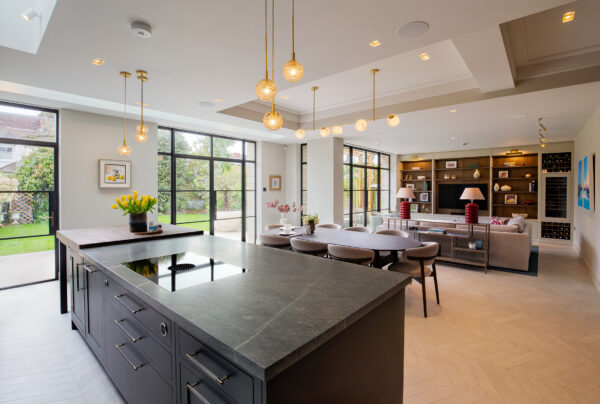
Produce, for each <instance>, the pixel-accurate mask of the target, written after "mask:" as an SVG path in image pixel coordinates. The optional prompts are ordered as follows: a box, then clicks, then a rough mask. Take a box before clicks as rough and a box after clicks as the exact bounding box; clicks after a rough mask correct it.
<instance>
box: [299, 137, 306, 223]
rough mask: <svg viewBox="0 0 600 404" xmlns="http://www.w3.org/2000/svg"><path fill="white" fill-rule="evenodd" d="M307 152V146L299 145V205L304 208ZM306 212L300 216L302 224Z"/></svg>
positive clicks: (304, 144)
mask: <svg viewBox="0 0 600 404" xmlns="http://www.w3.org/2000/svg"><path fill="white" fill-rule="evenodd" d="M307 196H308V152H307V144H306V143H303V144H301V145H300V205H302V206H304V207H306V201H308V197H307ZM305 214H306V212H305V211H302V213H301V214H300V219H301V222H302V223H304V216H305Z"/></svg>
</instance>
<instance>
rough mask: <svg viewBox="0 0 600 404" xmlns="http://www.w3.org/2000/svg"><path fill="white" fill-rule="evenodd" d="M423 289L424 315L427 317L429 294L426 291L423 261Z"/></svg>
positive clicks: (422, 264)
mask: <svg viewBox="0 0 600 404" xmlns="http://www.w3.org/2000/svg"><path fill="white" fill-rule="evenodd" d="M421 279H422V280H423V282H421V289H422V290H423V315H424V316H425V318H427V295H426V293H425V264H424V263H423V261H421Z"/></svg>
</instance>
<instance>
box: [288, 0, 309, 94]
mask: <svg viewBox="0 0 600 404" xmlns="http://www.w3.org/2000/svg"><path fill="white" fill-rule="evenodd" d="M294 2H295V0H292V58H291V59H290V60H288V61H287V62H286V63H285V64H284V65H283V77H285V79H286V80H287V81H289V82H290V83H295V82H297V81H300V79H302V76H303V75H304V67H302V64H301V63H300V62H298V61H297V60H296V48H295V43H294V42H295V41H294V28H295V27H294V14H295V13H294V11H295V4H294Z"/></svg>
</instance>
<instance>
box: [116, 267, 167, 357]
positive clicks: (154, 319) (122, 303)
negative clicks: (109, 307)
mask: <svg viewBox="0 0 600 404" xmlns="http://www.w3.org/2000/svg"><path fill="white" fill-rule="evenodd" d="M106 289H107V292H108V293H109V298H110V300H111V301H113V302H114V303H115V304H116V305H117V306H118V307H121V308H123V309H124V310H125V312H126V313H127V315H128V317H129V318H131V319H133V321H134V322H136V321H137V322H139V323H140V324H141V325H143V326H144V327H146V328H148V330H149V331H150V332H151V334H152V335H154V336H155V337H156V338H157V339H158V341H160V342H161V343H162V344H164V345H165V346H166V347H167V348H169V349H170V348H171V334H172V332H171V330H172V327H171V321H170V320H168V319H167V318H166V317H165V316H163V315H161V314H160V313H159V312H157V311H156V310H154V309H152V308H151V307H149V306H148V304H146V303H142V302H140V300H139V299H137V298H136V297H134V296H133V293H131V292H129V291H128V290H126V289H125V288H123V287H122V286H121V285H119V284H118V283H117V282H115V281H114V280H112V279H109V280H108V283H107V284H106Z"/></svg>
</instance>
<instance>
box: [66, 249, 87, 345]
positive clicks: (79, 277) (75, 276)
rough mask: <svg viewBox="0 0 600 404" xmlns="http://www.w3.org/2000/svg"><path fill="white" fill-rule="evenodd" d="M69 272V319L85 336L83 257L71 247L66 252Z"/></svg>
mask: <svg viewBox="0 0 600 404" xmlns="http://www.w3.org/2000/svg"><path fill="white" fill-rule="evenodd" d="M67 260H68V265H69V272H70V273H71V321H72V322H73V325H74V326H75V327H76V328H77V330H79V332H80V333H81V334H82V335H83V336H84V337H85V275H84V274H83V271H84V269H83V268H82V264H83V259H82V258H81V257H80V256H79V255H78V254H75V253H74V252H73V251H72V250H71V249H69V250H68V252H67Z"/></svg>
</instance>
